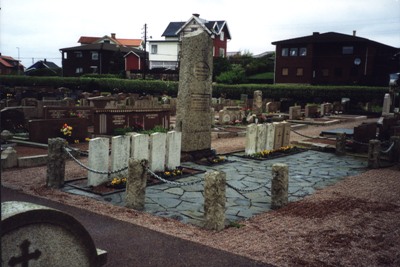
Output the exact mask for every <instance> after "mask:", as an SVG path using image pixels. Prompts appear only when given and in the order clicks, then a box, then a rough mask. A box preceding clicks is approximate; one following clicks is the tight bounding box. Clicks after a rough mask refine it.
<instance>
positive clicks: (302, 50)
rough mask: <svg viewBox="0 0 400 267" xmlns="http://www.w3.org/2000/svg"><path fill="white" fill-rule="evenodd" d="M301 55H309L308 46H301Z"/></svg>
mask: <svg viewBox="0 0 400 267" xmlns="http://www.w3.org/2000/svg"><path fill="white" fill-rule="evenodd" d="M300 56H301V57H305V56H307V48H305V47H302V48H300Z"/></svg>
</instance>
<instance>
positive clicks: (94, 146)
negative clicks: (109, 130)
mask: <svg viewBox="0 0 400 267" xmlns="http://www.w3.org/2000/svg"><path fill="white" fill-rule="evenodd" d="M109 149H110V142H109V139H108V138H103V137H97V138H94V139H90V141H89V159H88V164H89V168H91V169H93V170H95V171H100V172H108V159H109V156H108V154H109ZM107 180H108V174H107V173H104V174H103V173H95V172H92V171H88V186H97V185H100V184H102V183H104V182H107Z"/></svg>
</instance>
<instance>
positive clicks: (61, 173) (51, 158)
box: [46, 138, 66, 188]
mask: <svg viewBox="0 0 400 267" xmlns="http://www.w3.org/2000/svg"><path fill="white" fill-rule="evenodd" d="M48 144H49V146H48V157H47V177H46V186H47V187H52V188H61V187H62V186H63V185H64V177H65V152H64V145H65V144H66V141H65V139H62V138H49V141H48Z"/></svg>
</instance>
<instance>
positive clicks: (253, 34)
mask: <svg viewBox="0 0 400 267" xmlns="http://www.w3.org/2000/svg"><path fill="white" fill-rule="evenodd" d="M0 6H1V11H0V52H1V53H2V55H7V56H12V57H14V58H16V59H17V58H18V56H19V58H20V60H21V61H22V64H23V65H24V66H25V67H29V66H30V65H32V62H33V61H34V62H36V61H37V60H41V59H44V58H46V59H47V60H49V61H53V62H54V63H56V64H57V65H59V66H61V54H60V52H59V49H60V48H66V47H72V46H77V45H79V44H78V43H77V41H78V39H79V37H80V36H99V37H101V36H104V35H110V34H111V33H116V36H117V38H131V39H139V38H143V37H144V34H143V33H144V30H143V29H144V24H147V27H148V34H147V36H148V37H149V36H152V39H153V40H161V39H163V38H162V37H161V35H162V33H163V32H164V30H165V28H166V27H167V26H168V24H169V22H171V21H184V22H186V21H187V20H188V19H189V18H190V17H191V16H192V14H193V13H198V14H200V17H201V18H203V19H207V20H225V21H226V22H227V24H228V27H229V30H230V32H231V37H232V40H231V41H230V42H229V43H228V49H227V50H228V52H233V51H242V52H250V53H252V54H254V55H257V54H260V53H262V52H265V51H273V50H275V46H273V45H272V44H271V42H274V41H279V40H285V39H290V38H296V37H301V36H307V35H311V34H312V33H313V32H321V33H324V32H330V31H334V32H339V33H344V34H350V35H351V34H352V32H353V30H356V31H357V36H360V37H363V38H367V39H370V40H373V41H377V42H380V43H384V44H387V45H390V46H394V47H400V0H329V1H328V0H285V1H282V0H277V1H262V0H245V1H232V0H151V1H128V0H112V1H99V0H0Z"/></svg>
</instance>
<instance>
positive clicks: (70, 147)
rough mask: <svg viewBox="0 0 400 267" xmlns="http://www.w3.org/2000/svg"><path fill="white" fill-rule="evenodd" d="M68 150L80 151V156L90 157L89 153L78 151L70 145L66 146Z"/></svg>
mask: <svg viewBox="0 0 400 267" xmlns="http://www.w3.org/2000/svg"><path fill="white" fill-rule="evenodd" d="M66 148H68V149H71V150H75V151H78V152H79V154H80V155H83V156H89V151H83V150H79V149H77V148H75V147H72V146H68V145H67V146H66Z"/></svg>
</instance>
